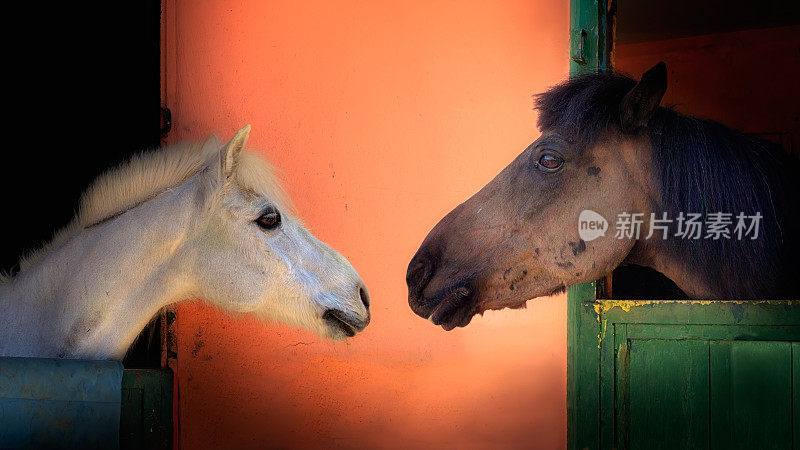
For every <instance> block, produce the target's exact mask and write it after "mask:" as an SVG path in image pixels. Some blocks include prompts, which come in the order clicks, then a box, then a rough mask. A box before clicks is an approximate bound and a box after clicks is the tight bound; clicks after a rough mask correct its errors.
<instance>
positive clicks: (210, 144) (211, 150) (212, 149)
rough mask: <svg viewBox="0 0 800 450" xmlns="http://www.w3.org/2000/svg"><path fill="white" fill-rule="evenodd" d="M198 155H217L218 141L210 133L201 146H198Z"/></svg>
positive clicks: (215, 136)
mask: <svg viewBox="0 0 800 450" xmlns="http://www.w3.org/2000/svg"><path fill="white" fill-rule="evenodd" d="M200 153H201V154H202V155H205V156H206V157H210V156H211V155H217V154H219V140H218V139H217V135H215V134H214V133H211V134H209V135H208V137H207V138H206V140H205V141H203V145H201V146H200Z"/></svg>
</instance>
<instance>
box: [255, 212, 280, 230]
mask: <svg viewBox="0 0 800 450" xmlns="http://www.w3.org/2000/svg"><path fill="white" fill-rule="evenodd" d="M256 223H257V224H258V226H260V227H261V228H263V229H264V230H274V229H275V228H278V226H280V224H281V214H280V213H279V212H278V211H267V212H265V213H264V214H262V215H261V217H259V218H258V219H256Z"/></svg>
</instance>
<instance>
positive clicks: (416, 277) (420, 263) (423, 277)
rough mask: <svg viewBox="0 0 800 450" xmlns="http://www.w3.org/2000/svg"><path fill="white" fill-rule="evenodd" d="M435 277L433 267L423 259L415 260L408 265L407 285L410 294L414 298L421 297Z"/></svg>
mask: <svg viewBox="0 0 800 450" xmlns="http://www.w3.org/2000/svg"><path fill="white" fill-rule="evenodd" d="M432 276H433V265H432V264H431V263H430V262H429V261H428V260H427V259H423V258H414V259H412V260H411V263H409V265H408V271H407V272H406V284H407V285H408V292H409V293H410V294H411V295H413V296H414V297H419V296H420V294H422V291H423V290H424V289H425V286H427V284H428V282H429V281H430V280H431V277H432Z"/></svg>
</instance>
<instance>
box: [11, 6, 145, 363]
mask: <svg viewBox="0 0 800 450" xmlns="http://www.w3.org/2000/svg"><path fill="white" fill-rule="evenodd" d="M160 13H161V4H160V2H159V1H157V0H126V1H115V2H91V1H90V2H55V3H47V4H40V3H35V2H27V3H26V2H22V3H19V2H17V3H13V4H9V5H7V7H6V8H5V10H4V15H5V18H6V26H5V27H4V28H3V34H4V36H3V37H4V41H5V42H6V43H7V54H6V65H5V67H6V70H5V71H4V72H5V75H6V82H5V86H6V90H5V95H4V98H5V102H4V105H5V107H6V109H7V111H8V112H10V114H7V115H6V117H7V118H6V119H5V124H6V127H5V136H4V137H5V142H4V144H5V151H4V154H3V155H4V158H3V163H2V164H0V173H1V174H0V191H2V193H3V196H4V202H5V214H4V217H5V219H6V220H4V225H5V227H4V228H5V233H4V235H5V237H4V239H2V244H0V245H2V246H1V247H0V269H2V270H4V271H6V272H12V273H13V272H15V271H16V270H18V266H17V261H18V258H19V256H20V255H21V254H23V253H25V252H29V251H31V250H34V249H36V248H38V247H40V246H41V245H42V243H45V242H47V241H48V240H49V239H50V238H51V237H52V235H53V233H54V232H55V231H56V230H58V229H59V228H61V227H63V226H64V225H66V224H67V223H68V222H69V220H70V219H71V218H72V217H73V215H74V213H75V210H76V209H77V206H78V200H79V198H80V194H81V192H82V191H83V190H84V189H85V188H86V187H87V186H88V185H89V183H90V182H91V181H92V180H93V179H94V178H95V177H96V176H97V175H98V174H99V173H100V172H102V171H104V170H105V169H107V168H109V167H113V166H115V165H117V164H119V163H120V162H122V161H124V160H126V159H127V158H128V157H129V156H130V155H131V154H133V153H135V152H138V151H140V150H142V149H147V148H154V147H157V146H159V144H160V139H161V134H160V133H161V132H160V129H161V111H160V105H161V87H160V42H159V41H160ZM146 341H149V340H148V339H146V336H145V337H144V338H143V339H139V340H138V344H137V347H136V348H135V349H134V351H133V353H132V354H137V355H138V354H139V352H140V350H139V348H140V346H141V345H143V344H142V343H143V342H146ZM153 342H154V343H155V344H156V345H157V344H158V342H159V340H158V339H154V340H153ZM146 359H147V358H144V359H140V358H138V357H136V358H135V360H136V361H137V362H138V361H142V362H144V361H145V360H146ZM126 362H127V361H126ZM126 366H127V364H126Z"/></svg>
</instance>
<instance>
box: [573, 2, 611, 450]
mask: <svg viewBox="0 0 800 450" xmlns="http://www.w3.org/2000/svg"><path fill="white" fill-rule="evenodd" d="M609 1H611V4H609ZM614 5H615V3H614V0H571V2H570V26H569V28H570V29H569V33H570V40H569V41H570V49H569V51H570V62H569V74H570V76H572V77H575V76H579V75H583V74H587V73H597V72H602V71H606V70H610V69H611V64H610V61H611V50H612V45H613V29H614V24H613V14H614V10H613V7H614ZM609 6H611V8H609ZM600 288H602V281H598V282H591V283H583V284H578V285H574V286H570V287H569V289H567V447H568V448H570V449H583V448H595V447H596V444H597V443H598V442H600V408H599V404H600V378H599V376H598V374H599V371H600V353H599V351H598V349H596V348H584V347H585V346H583V345H581V343H585V342H592V341H597V340H598V337H599V333H600V316H599V314H598V312H597V311H596V310H595V300H596V299H597V298H598V294H597V293H598V291H599V290H601V289H600Z"/></svg>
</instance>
